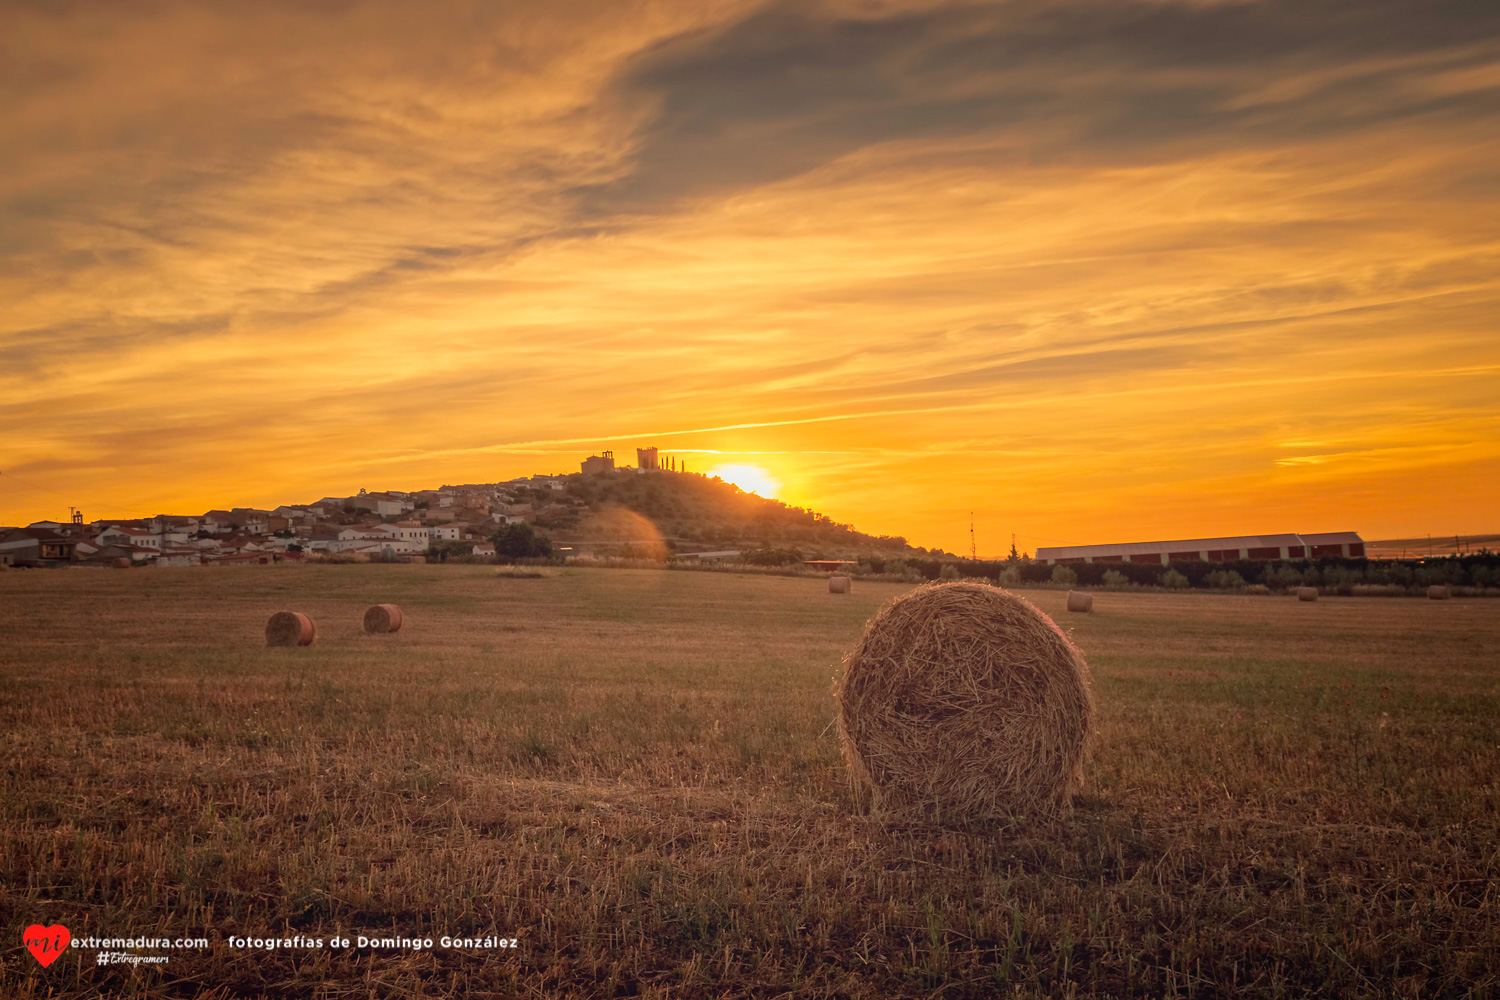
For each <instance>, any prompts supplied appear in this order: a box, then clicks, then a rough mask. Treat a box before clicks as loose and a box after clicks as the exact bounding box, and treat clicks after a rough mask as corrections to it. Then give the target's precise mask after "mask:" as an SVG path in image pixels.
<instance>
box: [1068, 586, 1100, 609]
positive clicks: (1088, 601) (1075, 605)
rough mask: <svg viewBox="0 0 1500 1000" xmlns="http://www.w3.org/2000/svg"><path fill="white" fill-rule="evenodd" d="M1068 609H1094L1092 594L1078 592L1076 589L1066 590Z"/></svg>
mask: <svg viewBox="0 0 1500 1000" xmlns="http://www.w3.org/2000/svg"><path fill="white" fill-rule="evenodd" d="M1068 610H1069V611H1085V612H1092V611H1093V610H1094V595H1093V594H1084V593H1080V592H1079V591H1076V590H1070V591H1068Z"/></svg>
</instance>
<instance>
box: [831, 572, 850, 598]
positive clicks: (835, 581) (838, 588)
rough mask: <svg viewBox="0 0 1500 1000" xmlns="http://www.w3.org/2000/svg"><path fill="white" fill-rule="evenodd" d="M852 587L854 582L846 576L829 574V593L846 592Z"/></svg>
mask: <svg viewBox="0 0 1500 1000" xmlns="http://www.w3.org/2000/svg"><path fill="white" fill-rule="evenodd" d="M852 589H854V582H853V581H852V580H850V579H849V578H848V577H847V576H830V577H829V578H828V592H829V593H830V594H847V593H849V591H850V590H852Z"/></svg>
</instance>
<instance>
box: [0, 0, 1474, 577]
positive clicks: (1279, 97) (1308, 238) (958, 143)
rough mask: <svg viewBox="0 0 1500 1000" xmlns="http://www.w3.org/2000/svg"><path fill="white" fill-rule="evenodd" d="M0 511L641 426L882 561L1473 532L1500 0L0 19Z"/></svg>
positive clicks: (344, 11) (9, 13)
mask: <svg viewBox="0 0 1500 1000" xmlns="http://www.w3.org/2000/svg"><path fill="white" fill-rule="evenodd" d="M0 163H3V169H0V304H3V305H0V524H18V523H19V524H24V523H26V522H28V521H31V520H35V519H39V518H44V517H52V518H59V517H66V514H67V506H68V505H69V504H76V505H78V506H80V507H82V509H83V510H84V513H85V516H86V517H88V518H90V519H92V518H94V517H102V516H110V515H115V516H138V515H149V514H155V513H201V512H202V511H204V510H206V509H208V508H210V507H220V506H273V505H275V504H277V503H284V502H307V501H310V500H314V499H317V498H318V497H321V496H324V495H329V494H332V495H344V494H348V493H351V492H354V491H356V490H358V489H359V488H361V487H365V488H368V489H371V490H375V489H383V488H391V489H420V488H426V487H435V486H438V485H441V484H442V483H444V482H489V481H494V480H499V479H509V478H512V477H514V476H518V475H525V474H530V473H533V472H553V471H572V472H576V471H578V463H579V461H580V460H581V459H582V458H584V457H586V456H587V455H588V454H590V452H592V451H597V450H602V449H606V448H608V449H613V450H614V451H615V452H616V454H617V455H620V456H628V457H629V459H630V460H631V461H633V459H634V451H633V449H634V448H635V447H637V446H646V445H656V446H658V447H659V448H661V449H662V451H663V452H667V453H672V454H676V455H678V456H679V457H680V458H682V459H685V460H686V461H687V463H688V467H689V468H690V469H693V470H707V469H710V468H713V467H716V466H718V465H731V464H732V465H750V466H755V467H756V468H758V469H763V470H765V471H766V473H767V475H768V476H769V477H771V478H773V479H775V480H777V481H779V482H780V483H781V484H782V487H781V496H782V498H783V499H785V500H787V501H789V502H792V503H796V504H800V505H805V506H811V507H814V508H816V509H818V510H821V511H824V512H826V513H828V514H830V515H831V516H833V517H835V518H837V519H838V520H841V521H849V522H852V523H853V524H855V525H856V526H857V527H859V528H860V529H862V530H866V531H871V532H875V533H890V534H903V535H906V536H907V537H908V538H909V539H911V540H912V541H913V542H914V543H917V544H921V545H935V546H942V547H945V548H949V549H952V550H955V551H956V550H960V549H961V550H964V551H967V549H968V526H969V512H970V511H971V510H972V511H973V512H974V517H975V521H976V526H977V529H978V533H979V547H980V550H981V554H1000V553H1001V552H1003V551H1004V550H1005V549H1006V548H1008V546H1009V541H1010V539H1009V535H1010V532H1012V531H1014V532H1017V533H1019V534H1020V536H1021V545H1022V547H1023V548H1026V549H1034V548H1035V547H1036V546H1037V545H1039V544H1041V545H1045V544H1051V543H1054V542H1059V543H1064V544H1068V543H1091V542H1108V541H1129V540H1134V539H1153V538H1171V537H1183V536H1194V535H1206V534H1239V533H1252V532H1257V531H1324V530H1342V529H1353V530H1357V531H1360V532H1362V533H1363V534H1364V535H1365V537H1367V538H1380V537H1390V536H1399V535H1415V534H1425V533H1427V532H1432V533H1433V534H1448V535H1452V534H1454V533H1470V532H1481V531H1493V530H1496V529H1497V528H1500V517H1497V506H1500V505H1497V504H1496V502H1495V496H1496V493H1497V487H1500V3H1496V2H1494V0H1477V2H1444V0H1425V2H1390V0H1262V2H1238V0H1233V2H1204V0H1180V2H1152V3H1144V2H1131V0H1110V2H1096V3H1051V2H1029V0H1018V2H1005V3H991V4H972V3H935V2H924V0H914V2H905V3H901V2H883V0H881V2H876V0H864V2H831V3H815V2H812V0H804V2H796V3H784V4H776V3H772V4H765V3H741V2H705V0H684V2H665V0H663V2H647V3H636V2H628V0H611V2H594V0H590V2H583V0H551V2H548V3H499V2H472V3H456V2H434V0H427V2H423V3H419V4H418V3H361V2H333V0H329V2H321V3H303V2H298V3H290V2H288V3H276V2H265V0H257V2H254V3H244V2H195V3H180V4H174V3H154V2H134V0H120V2H112V3H98V2H95V3H86V2H77V3H71V2H60V0H47V2H42V0H37V2H16V0H0Z"/></svg>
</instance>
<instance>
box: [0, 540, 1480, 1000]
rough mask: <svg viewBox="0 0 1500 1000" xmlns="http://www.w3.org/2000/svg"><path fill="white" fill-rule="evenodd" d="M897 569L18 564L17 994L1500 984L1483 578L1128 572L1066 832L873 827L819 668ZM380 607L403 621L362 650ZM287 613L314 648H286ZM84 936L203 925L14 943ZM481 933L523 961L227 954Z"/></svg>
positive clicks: (11, 838) (11, 712) (1024, 990)
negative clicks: (279, 945) (1382, 593)
mask: <svg viewBox="0 0 1500 1000" xmlns="http://www.w3.org/2000/svg"><path fill="white" fill-rule="evenodd" d="M901 590H902V588H898V587H895V586H892V585H887V584H880V583H866V584H862V585H861V587H860V588H859V590H858V591H856V592H855V593H853V594H850V595H847V596H834V595H825V594H823V593H821V592H819V593H809V592H808V590H807V585H806V581H803V580H798V579H792V578H780V577H771V576H735V575H729V574H692V575H689V574H678V573H665V572H649V571H640V572H637V571H630V570H613V571H608V572H605V571H589V570H564V571H562V573H561V578H560V579H544V580H512V579H505V578H499V579H497V578H496V577H495V576H494V572H493V569H492V568H486V567H479V566H475V567H455V566H376V565H371V566H348V567H340V566H328V567H288V566H279V567H252V568H245V569H223V570H195V569H181V570H152V571H140V572H132V573H106V572H84V571H78V572H37V571H30V572H12V573H7V574H0V635H3V636H4V637H5V641H4V642H3V643H0V727H3V731H4V733H5V740H4V742H3V743H0V756H3V767H0V914H3V918H4V919H3V923H4V929H3V934H4V935H5V939H6V940H7V941H9V942H10V947H9V949H8V951H7V953H6V955H5V959H4V962H3V964H0V996H4V997H7V998H11V997H20V998H33V997H41V996H49V995H50V996H53V997H66V998H75V997H77V998H81V997H93V996H97V995H101V994H103V995H109V996H116V995H137V996H174V997H192V996H200V995H210V996H220V997H227V996H238V997H260V996H265V997H281V996H292V997H329V998H332V997H347V996H359V997H369V996H381V997H411V996H418V995H422V996H433V995H463V994H464V993H473V994H481V995H484V994H491V995H493V994H498V995H502V996H511V995H516V996H550V995H557V996H561V995H570V996H580V995H581V996H594V997H609V996H625V995H636V996H647V997H658V998H665V997H669V996H670V997H697V996H715V997H718V996H729V997H749V996H778V995H787V996H793V995H794V996H812V997H820V996H823V997H831V996H847V997H860V998H876V997H892V996H896V997H900V996H911V997H918V996H920V997H927V996H934V995H941V996H943V997H949V998H951V997H975V998H978V997H993V996H1038V995H1040V996H1066V995H1076V996H1101V997H1104V996H1109V997H1119V996H1136V997H1165V996H1174V995H1176V996H1189V995H1192V996H1197V997H1228V996H1240V997H1246V996H1249V997H1287V998H1291V997H1307V996H1367V997H1486V996H1494V995H1495V994H1496V992H1497V985H1496V984H1497V975H1500V958H1497V955H1500V907H1497V906H1496V897H1495V889H1494V886H1495V885H1496V883H1497V879H1500V858H1497V855H1496V853H1495V844H1496V843H1500V821H1497V816H1500V766H1497V764H1500V752H1497V749H1496V743H1495V738H1494V733H1495V729H1494V720H1495V718H1496V717H1497V716H1500V688H1497V680H1496V672H1495V660H1494V650H1495V649H1496V648H1497V646H1500V621H1497V616H1496V615H1495V614H1494V613H1493V610H1492V609H1491V608H1490V607H1489V603H1488V602H1483V601H1463V600H1453V601H1445V602H1429V601H1388V600H1373V599H1365V600H1360V599H1343V598H1338V597H1328V598H1325V599H1324V600H1322V601H1320V602H1319V603H1318V604H1317V605H1316V606H1313V605H1306V606H1304V605H1300V604H1297V603H1296V602H1290V603H1288V602H1283V601H1273V600H1267V599H1264V598H1260V599H1257V598H1253V597H1239V596H1235V595H1227V594H1225V595H1213V594H1137V593H1129V592H1122V593H1118V594H1114V595H1112V596H1111V598H1110V609H1109V613H1108V614H1098V615H1077V616H1073V617H1072V618H1070V619H1068V620H1067V625H1068V630H1069V634H1070V638H1071V639H1072V640H1073V641H1074V642H1075V643H1076V644H1077V645H1078V646H1079V647H1080V648H1081V649H1082V650H1083V651H1084V653H1085V654H1086V655H1087V656H1088V660H1089V665H1090V668H1091V670H1092V673H1093V679H1094V692H1095V697H1096V699H1097V702H1098V749H1097V751H1096V753H1095V754H1094V756H1093V758H1092V761H1091V763H1090V764H1089V766H1088V769H1087V771H1086V778H1087V785H1086V788H1085V791H1084V794H1083V795H1082V796H1081V797H1080V798H1079V800H1078V804H1077V808H1076V810H1075V813H1074V815H1073V816H1072V817H1071V818H1069V819H1066V820H1018V821H1016V822H1014V823H1011V824H1009V825H1006V826H1001V827H997V828H994V829H990V830H980V831H957V830H943V829H892V830H885V829H882V828H881V827H879V826H875V825H873V824H871V823H870V822H869V821H868V820H867V819H865V818H863V817H861V816H860V815H859V814H858V811H857V809H856V807H855V803H854V802H853V800H852V797H851V794H850V791H849V789H848V785H847V782H846V780H845V775H844V769H843V764H842V761H841V759H840V754H839V745H838V741H837V738H836V735H835V734H834V732H833V730H832V727H831V725H830V723H831V722H832V721H833V717H834V707H835V706H834V703H833V701H832V700H831V699H830V698H829V694H828V688H829V681H830V678H831V675H832V673H833V670H834V665H835V664H836V663H837V662H838V659H839V657H840V656H841V655H842V654H843V653H844V652H845V651H846V650H847V649H848V648H849V646H850V645H851V644H852V643H853V642H854V641H855V639H856V638H857V637H858V636H859V634H860V631H861V629H862V627H863V625H864V621H865V619H866V618H868V617H869V616H870V615H871V614H873V613H874V612H875V611H876V610H877V609H878V608H879V607H880V606H881V605H882V604H884V603H885V602H886V601H888V600H889V599H890V598H891V597H893V596H895V595H896V594H897V593H899V592H901ZM1027 596H1028V597H1029V598H1030V599H1032V600H1034V601H1035V602H1036V603H1037V604H1038V606H1040V607H1041V608H1042V610H1044V611H1046V612H1047V613H1049V614H1051V615H1053V616H1054V617H1055V616H1057V615H1058V614H1059V613H1060V612H1061V609H1062V606H1063V602H1064V600H1065V594H1064V593H1062V592H1060V591H1035V592H1029V593H1028V594H1027ZM376 601H395V602H397V603H399V604H400V605H401V606H402V607H403V608H405V609H407V610H408V611H409V612H410V618H409V620H408V622H407V624H406V626H405V627H403V629H402V630H401V632H399V633H397V634H395V635H389V636H380V637H378V638H377V637H372V636H366V635H364V633H363V632H362V630H361V627H360V620H359V616H358V614H357V612H358V610H359V609H361V608H364V607H366V606H368V605H369V604H372V603H375V602H376ZM287 606H292V607H297V608H300V609H302V610H304V611H306V612H307V613H309V614H311V615H313V616H314V617H315V618H317V619H318V620H319V621H320V622H322V623H324V625H325V628H324V629H323V634H321V635H320V636H319V641H318V644H317V645H316V646H314V647H312V648H311V649H302V650H282V649H264V648H261V645H260V640H261V637H260V629H261V626H262V625H263V623H264V622H265V620H266V618H267V616H269V615H270V614H271V612H273V611H275V610H277V609H278V608H281V607H287ZM351 609H353V610H352V611H351ZM53 922H59V923H63V924H66V925H68V926H69V927H70V928H71V929H72V931H73V933H74V934H75V935H83V934H89V933H92V934H98V933H110V934H115V933H118V934H125V933H154V934H155V933H159V934H168V935H173V936H176V935H188V934H193V935H196V934H206V935H208V936H209V937H210V939H211V940H212V941H213V942H214V946H213V947H212V948H211V949H210V950H208V951H205V952H201V953H199V952H184V953H178V954H174V955H173V957H172V961H171V964H169V965H167V966H165V967H161V968H151V967H146V966H142V967H139V968H138V969H135V970H131V969H130V968H129V967H125V966H108V967H95V966H94V965H93V964H91V957H89V956H82V955H80V954H77V953H69V954H66V955H65V956H64V957H63V959H62V960H60V961H59V962H57V963H56V964H55V965H53V966H52V967H51V968H50V969H48V970H46V971H45V972H43V971H42V970H40V968H39V967H38V966H37V964H36V963H35V962H34V961H32V959H31V956H30V955H29V954H27V953H26V952H25V951H24V950H22V949H21V948H20V947H19V939H20V937H21V929H22V928H23V927H25V926H26V925H27V924H30V923H43V924H50V923H53ZM491 928H493V929H495V930H497V931H499V932H501V933H506V934H510V935H514V936H517V937H519V938H521V943H522V947H521V948H520V949H519V950H517V951H516V952H515V953H512V954H499V953H482V954H469V953H464V952H457V951H441V950H438V951H434V952H431V953H415V954H413V953H405V952H377V953H372V952H369V951H366V952H350V953H328V952H321V953H315V954H311V955H307V956H298V955H294V954H289V953H285V952H271V953H264V952H254V951H235V950H232V949H230V948H229V947H228V946H227V945H226V944H225V943H224V940H223V939H224V938H225V937H226V936H227V935H229V934H231V933H253V934H267V933H273V932H283V933H288V932H289V933H297V932H301V933H322V934H324V935H328V934H331V933H333V932H334V931H336V930H342V931H344V932H347V933H357V932H359V931H361V930H363V931H367V932H368V931H371V930H383V931H384V932H386V933H390V932H391V931H392V930H393V929H399V930H400V931H402V932H403V933H411V934H415V933H421V932H432V933H444V932H447V933H464V932H470V933H472V932H477V931H483V930H488V929H491ZM86 959H88V960H86Z"/></svg>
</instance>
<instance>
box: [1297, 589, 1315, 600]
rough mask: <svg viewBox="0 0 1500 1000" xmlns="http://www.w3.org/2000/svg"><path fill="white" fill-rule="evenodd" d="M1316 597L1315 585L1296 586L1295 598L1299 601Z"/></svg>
mask: <svg viewBox="0 0 1500 1000" xmlns="http://www.w3.org/2000/svg"><path fill="white" fill-rule="evenodd" d="M1317 599H1318V588H1317V587H1298V588H1297V600H1299V601H1316V600H1317Z"/></svg>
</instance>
